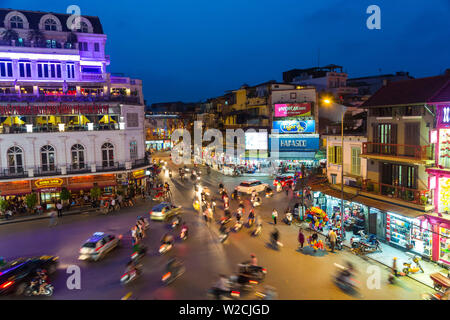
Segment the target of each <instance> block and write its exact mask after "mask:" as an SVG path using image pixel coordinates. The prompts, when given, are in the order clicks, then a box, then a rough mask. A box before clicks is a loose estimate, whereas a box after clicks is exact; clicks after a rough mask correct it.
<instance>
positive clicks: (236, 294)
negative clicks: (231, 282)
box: [231, 291, 241, 297]
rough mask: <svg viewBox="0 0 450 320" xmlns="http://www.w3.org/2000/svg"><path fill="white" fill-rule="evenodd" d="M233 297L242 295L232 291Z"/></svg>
mask: <svg viewBox="0 0 450 320" xmlns="http://www.w3.org/2000/svg"><path fill="white" fill-rule="evenodd" d="M231 295H232V296H233V297H240V296H241V293H240V292H239V291H231Z"/></svg>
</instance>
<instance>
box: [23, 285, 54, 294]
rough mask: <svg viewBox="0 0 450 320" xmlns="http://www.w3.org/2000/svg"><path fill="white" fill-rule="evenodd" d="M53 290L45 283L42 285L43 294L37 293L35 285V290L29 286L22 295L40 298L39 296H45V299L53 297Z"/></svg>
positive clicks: (37, 288)
mask: <svg viewBox="0 0 450 320" xmlns="http://www.w3.org/2000/svg"><path fill="white" fill-rule="evenodd" d="M54 290H55V289H54V287H53V286H52V285H51V284H50V283H46V284H45V285H44V292H42V293H40V292H39V285H36V287H35V288H32V287H31V285H30V286H28V287H27V288H26V289H25V291H24V294H25V295H26V296H28V297H30V296H41V295H42V296H46V297H51V296H52V295H53V292H54Z"/></svg>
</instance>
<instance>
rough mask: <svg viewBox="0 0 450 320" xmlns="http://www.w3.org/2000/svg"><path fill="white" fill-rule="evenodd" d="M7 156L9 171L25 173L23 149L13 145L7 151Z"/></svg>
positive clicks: (11, 172)
mask: <svg viewBox="0 0 450 320" xmlns="http://www.w3.org/2000/svg"><path fill="white" fill-rule="evenodd" d="M7 157H8V169H9V173H10V174H15V173H23V150H22V149H20V148H19V147H11V148H9V149H8V151H7Z"/></svg>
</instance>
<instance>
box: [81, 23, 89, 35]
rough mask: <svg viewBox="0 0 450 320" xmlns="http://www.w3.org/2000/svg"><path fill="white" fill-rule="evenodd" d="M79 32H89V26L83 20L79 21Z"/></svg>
mask: <svg viewBox="0 0 450 320" xmlns="http://www.w3.org/2000/svg"><path fill="white" fill-rule="evenodd" d="M80 32H83V33H89V26H88V25H87V23H86V22H84V21H81V22H80Z"/></svg>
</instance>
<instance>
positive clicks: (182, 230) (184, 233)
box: [180, 228, 188, 240]
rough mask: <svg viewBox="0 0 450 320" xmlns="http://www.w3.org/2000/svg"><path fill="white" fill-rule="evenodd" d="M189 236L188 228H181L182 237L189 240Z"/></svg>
mask: <svg viewBox="0 0 450 320" xmlns="http://www.w3.org/2000/svg"><path fill="white" fill-rule="evenodd" d="M187 236H188V230H187V229H186V228H183V229H181V232H180V239H181V240H187Z"/></svg>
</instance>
